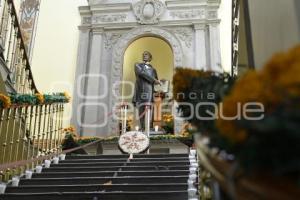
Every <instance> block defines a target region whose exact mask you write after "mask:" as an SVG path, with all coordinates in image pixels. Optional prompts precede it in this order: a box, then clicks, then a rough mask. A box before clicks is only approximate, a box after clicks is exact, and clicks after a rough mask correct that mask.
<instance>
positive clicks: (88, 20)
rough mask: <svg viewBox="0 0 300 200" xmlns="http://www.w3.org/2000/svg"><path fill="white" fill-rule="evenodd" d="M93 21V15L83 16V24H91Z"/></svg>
mask: <svg viewBox="0 0 300 200" xmlns="http://www.w3.org/2000/svg"><path fill="white" fill-rule="evenodd" d="M91 23H92V19H91V17H83V18H82V22H81V24H84V25H86V24H91Z"/></svg>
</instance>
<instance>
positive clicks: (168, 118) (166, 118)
mask: <svg viewBox="0 0 300 200" xmlns="http://www.w3.org/2000/svg"><path fill="white" fill-rule="evenodd" d="M162 122H163V124H162V128H163V129H164V130H165V131H166V133H167V134H174V117H173V115H172V114H164V115H163V116H162Z"/></svg>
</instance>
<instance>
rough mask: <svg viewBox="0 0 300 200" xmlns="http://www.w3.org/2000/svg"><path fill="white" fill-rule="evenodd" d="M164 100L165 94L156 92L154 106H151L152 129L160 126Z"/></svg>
mask: <svg viewBox="0 0 300 200" xmlns="http://www.w3.org/2000/svg"><path fill="white" fill-rule="evenodd" d="M164 98H165V94H164V93H162V92H157V93H155V94H154V105H153V118H154V119H153V127H155V126H158V127H159V128H161V126H162V103H163V100H164Z"/></svg>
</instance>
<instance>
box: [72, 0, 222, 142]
mask: <svg viewBox="0 0 300 200" xmlns="http://www.w3.org/2000/svg"><path fill="white" fill-rule="evenodd" d="M219 6H220V0H185V1H183V0H90V1H89V6H85V7H80V14H81V17H82V24H81V26H80V28H79V29H80V43H79V50H78V62H77V63H78V66H77V72H76V80H78V81H77V83H76V84H77V87H76V88H77V89H76V91H75V93H74V103H73V118H72V123H73V124H75V125H76V126H77V128H78V130H80V131H81V133H84V135H95V134H97V135H98V136H109V135H116V134H117V129H118V124H117V121H114V120H108V125H107V126H104V127H97V125H98V124H99V123H102V122H103V119H104V118H105V115H107V114H108V113H111V112H113V110H114V106H115V105H116V104H117V103H118V97H119V96H120V95H119V94H120V91H119V88H120V87H118V86H119V85H118V84H117V83H118V82H119V81H121V76H122V66H123V55H124V52H125V50H126V48H127V47H128V46H129V45H130V43H131V42H132V41H134V40H135V39H137V38H140V37H143V36H156V37H159V38H162V39H164V40H165V41H167V42H168V43H169V44H170V46H171V47H172V50H173V52H174V63H175V67H181V66H184V67H191V68H195V69H207V70H209V69H210V70H215V71H221V70H222V69H221V56H220V33H219V25H220V19H219V18H218V9H219ZM84 74H92V75H94V76H93V77H89V78H83V79H82V78H80V77H82V75H84ZM97 74H101V76H105V77H108V81H107V83H104V82H103V81H101V80H100V78H99V77H98V78H97V77H96V75H97ZM106 86H107V87H108V88H109V89H108V90H107V88H106ZM114 94H115V95H114ZM84 96H90V97H89V98H85V97H84ZM83 105H88V106H83ZM103 105H108V109H107V110H105V109H103ZM79 122H82V123H83V124H85V125H90V126H86V127H85V126H84V125H82V123H79ZM91 125H92V126H91Z"/></svg>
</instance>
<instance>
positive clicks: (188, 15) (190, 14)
mask: <svg viewBox="0 0 300 200" xmlns="http://www.w3.org/2000/svg"><path fill="white" fill-rule="evenodd" d="M170 15H171V16H172V17H173V18H175V17H177V18H180V19H193V18H200V19H204V18H205V10H204V9H201V10H183V11H173V12H171V14H170Z"/></svg>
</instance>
